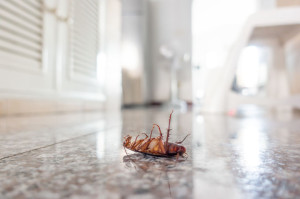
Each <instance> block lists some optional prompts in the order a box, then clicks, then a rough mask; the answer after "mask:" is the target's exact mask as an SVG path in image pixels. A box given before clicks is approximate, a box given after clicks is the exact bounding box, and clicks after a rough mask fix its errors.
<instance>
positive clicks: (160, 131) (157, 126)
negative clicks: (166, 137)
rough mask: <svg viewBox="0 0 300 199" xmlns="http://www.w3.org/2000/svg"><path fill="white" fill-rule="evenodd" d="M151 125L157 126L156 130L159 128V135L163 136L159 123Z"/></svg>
mask: <svg viewBox="0 0 300 199" xmlns="http://www.w3.org/2000/svg"><path fill="white" fill-rule="evenodd" d="M153 126H157V128H158V130H159V134H160V137H163V135H162V133H161V130H160V127H159V125H158V124H153Z"/></svg>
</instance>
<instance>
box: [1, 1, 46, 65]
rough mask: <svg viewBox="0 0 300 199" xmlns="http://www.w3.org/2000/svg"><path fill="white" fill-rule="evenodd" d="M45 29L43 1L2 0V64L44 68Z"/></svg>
mask: <svg viewBox="0 0 300 199" xmlns="http://www.w3.org/2000/svg"><path fill="white" fill-rule="evenodd" d="M42 31H43V11H42V1H41V0H1V1H0V67H6V68H8V67H17V68H21V69H25V70H32V69H33V70H37V69H38V70H40V69H41V67H42V40H43V38H42Z"/></svg>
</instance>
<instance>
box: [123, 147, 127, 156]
mask: <svg viewBox="0 0 300 199" xmlns="http://www.w3.org/2000/svg"><path fill="white" fill-rule="evenodd" d="M123 148H124V151H125V153H126V155H128V153H127V151H126V148H125V147H124V146H123Z"/></svg>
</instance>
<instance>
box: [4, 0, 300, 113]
mask: <svg viewBox="0 0 300 199" xmlns="http://www.w3.org/2000/svg"><path fill="white" fill-rule="evenodd" d="M299 6H300V0H244V1H239V0H227V1H221V0H211V1H204V0H176V1H175V0H85V1H79V0H59V1H58V0H56V1H55V0H24V1H18V0H1V1H0V115H1V116H3V115H14V114H27V113H54V112H69V111H89V110H101V111H105V110H106V111H107V110H109V111H110V110H120V109H121V108H122V107H123V108H128V107H140V106H162V107H172V108H179V109H187V108H188V107H193V108H195V110H199V111H202V112H210V113H229V114H237V113H238V112H239V110H240V109H241V107H243V106H244V105H247V104H248V105H249V104H251V105H257V106H260V107H263V108H266V109H269V110H274V111H297V109H299V108H300V95H299V93H300V66H299V64H300V7H299Z"/></svg>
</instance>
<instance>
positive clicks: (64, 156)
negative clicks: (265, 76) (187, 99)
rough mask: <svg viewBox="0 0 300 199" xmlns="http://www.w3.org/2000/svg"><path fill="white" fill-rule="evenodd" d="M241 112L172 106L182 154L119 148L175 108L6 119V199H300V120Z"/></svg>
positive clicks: (1, 136) (2, 144) (1, 150)
mask: <svg viewBox="0 0 300 199" xmlns="http://www.w3.org/2000/svg"><path fill="white" fill-rule="evenodd" d="M234 115H235V116H231V117H230V116H225V115H212V114H204V115H203V114H200V113H197V112H192V111H187V112H181V111H175V112H174V115H173V118H172V134H171V141H173V142H174V141H177V140H180V139H182V138H183V137H184V136H185V135H186V134H188V133H190V134H191V136H190V137H188V138H187V139H186V141H185V142H184V143H183V144H184V146H186V148H187V154H188V157H187V159H184V158H180V159H179V160H178V161H176V159H175V158H159V157H153V156H147V155H143V154H139V153H133V152H130V151H128V154H126V153H125V152H124V149H123V147H122V142H123V137H124V136H125V135H134V136H135V135H137V134H138V133H141V132H147V133H148V132H149V131H150V130H151V127H152V124H153V123H157V124H159V125H160V126H161V129H162V130H163V132H165V131H166V128H167V122H168V116H169V111H168V110H160V109H133V110H123V111H122V113H108V114H104V113H102V114H101V113H85V114H79V113H77V114H64V115H43V116H42V115H39V116H27V117H25V116H22V117H21V116H19V117H5V118H1V119H0V198H1V199H2V198H30V199H31V198H51V199H52V198H146V199H147V198H149V199H150V198H300V117H297V116H295V115H291V114H287V113H280V114H276V115H275V114H266V113H264V114H250V115H241V114H238V113H236V114H234ZM155 133H156V134H158V132H155Z"/></svg>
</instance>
